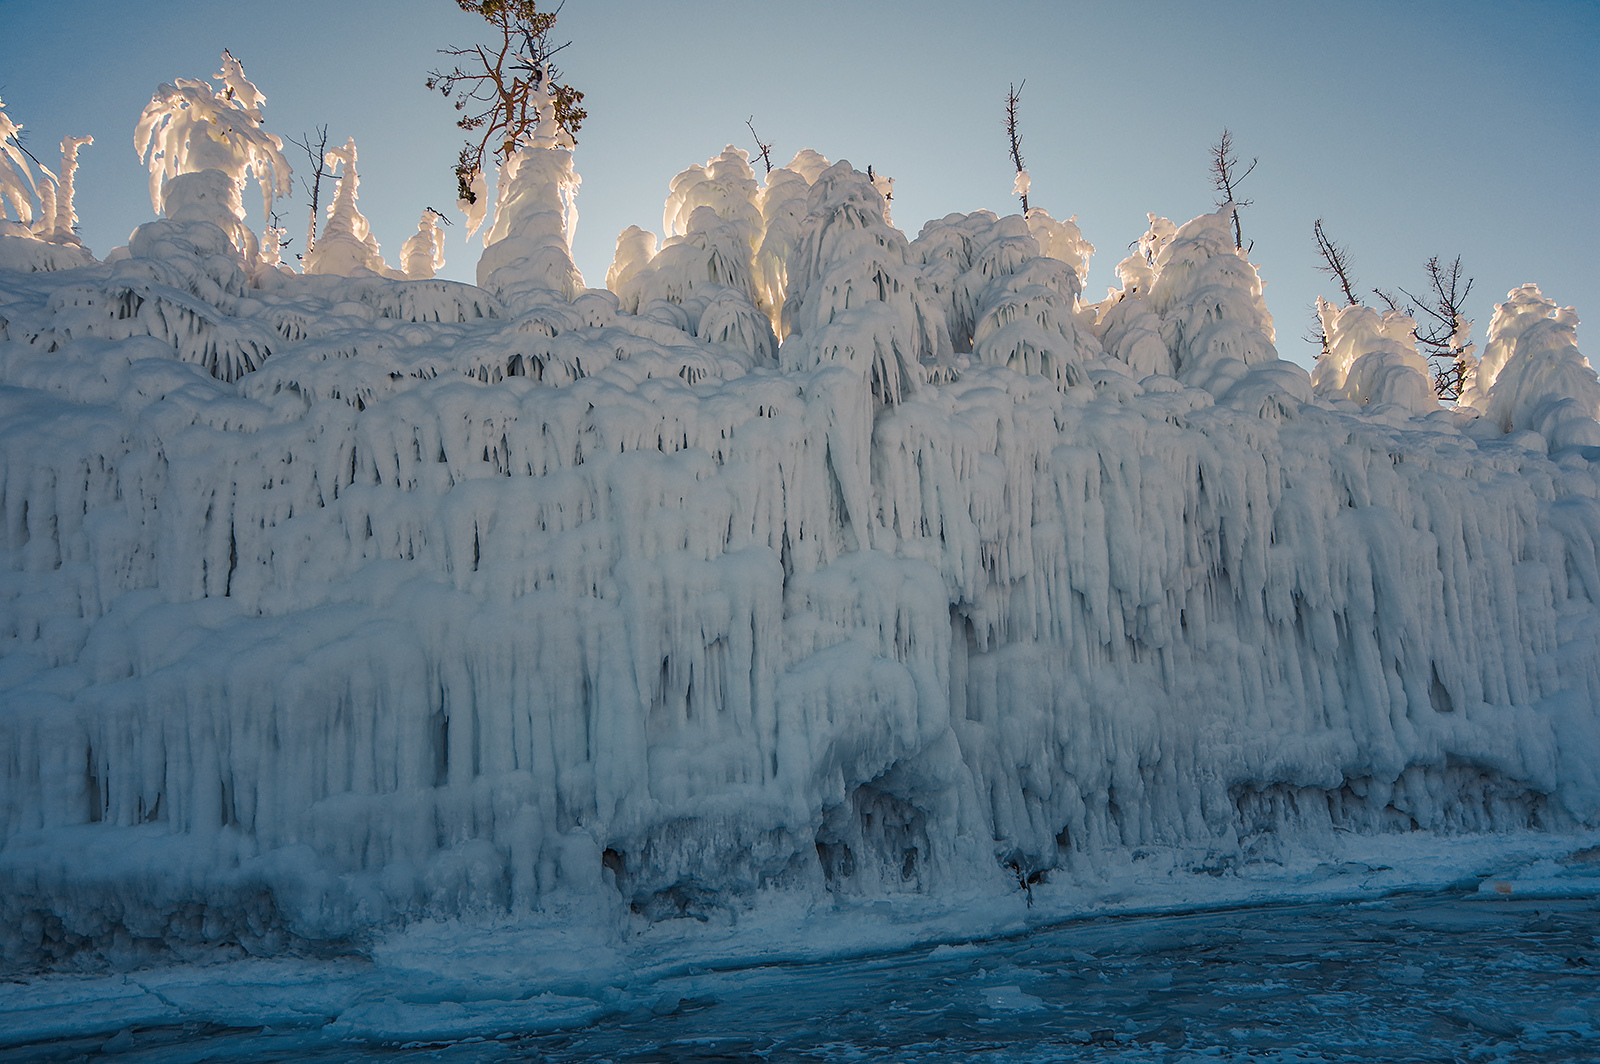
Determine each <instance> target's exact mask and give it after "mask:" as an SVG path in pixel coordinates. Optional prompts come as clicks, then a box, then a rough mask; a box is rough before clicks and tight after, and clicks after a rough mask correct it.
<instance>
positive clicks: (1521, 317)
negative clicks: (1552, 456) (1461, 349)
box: [1461, 284, 1600, 450]
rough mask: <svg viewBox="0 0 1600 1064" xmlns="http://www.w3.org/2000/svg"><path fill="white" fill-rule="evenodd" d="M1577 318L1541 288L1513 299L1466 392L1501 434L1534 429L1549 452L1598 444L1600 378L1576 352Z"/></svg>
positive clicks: (1497, 320) (1498, 310)
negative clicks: (1544, 441)
mask: <svg viewBox="0 0 1600 1064" xmlns="http://www.w3.org/2000/svg"><path fill="white" fill-rule="evenodd" d="M1577 330H1578V313H1577V311H1576V310H1574V309H1573V308H1572V307H1561V308H1557V306H1556V304H1555V301H1554V300H1551V299H1547V298H1545V296H1544V294H1543V293H1542V292H1540V291H1539V286H1538V285H1533V284H1526V285H1523V286H1522V287H1521V288H1516V289H1513V290H1512V291H1511V292H1509V293H1507V295H1506V301H1505V302H1504V303H1500V304H1498V305H1497V306H1496V307H1495V308H1494V317H1493V319H1491V321H1490V322H1489V341H1488V344H1487V345H1486V347H1485V349H1484V353H1483V358H1482V359H1481V360H1480V361H1479V362H1478V365H1477V366H1476V368H1475V370H1474V372H1473V373H1472V375H1471V376H1470V377H1469V378H1468V379H1467V385H1466V387H1465V388H1464V389H1463V390H1462V393H1461V405H1462V406H1467V407H1473V408H1475V409H1477V410H1479V411H1481V412H1482V413H1483V415H1484V416H1485V417H1487V418H1488V419H1489V420H1490V421H1492V422H1494V423H1495V424H1496V425H1497V426H1498V427H1499V428H1500V430H1501V431H1502V432H1513V431H1518V430H1522V429H1531V430H1533V431H1534V432H1537V433H1539V434H1540V435H1542V436H1543V437H1544V438H1545V439H1546V440H1547V441H1548V442H1549V445H1550V449H1551V450H1558V449H1560V448H1562V447H1570V446H1574V445H1581V446H1590V447H1593V446H1600V424H1596V421H1595V419H1596V418H1597V417H1600V379H1597V378H1596V375H1595V371H1594V368H1593V367H1592V366H1591V365H1590V364H1589V360H1588V359H1587V358H1585V357H1584V356H1583V353H1582V352H1580V351H1579V350H1578V342H1577V340H1578V332H1577Z"/></svg>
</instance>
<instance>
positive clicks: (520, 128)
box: [427, 0, 588, 229]
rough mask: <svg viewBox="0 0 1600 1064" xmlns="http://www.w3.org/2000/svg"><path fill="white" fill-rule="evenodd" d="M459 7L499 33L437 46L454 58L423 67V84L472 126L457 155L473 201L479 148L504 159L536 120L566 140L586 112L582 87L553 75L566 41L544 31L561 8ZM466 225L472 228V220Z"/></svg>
mask: <svg viewBox="0 0 1600 1064" xmlns="http://www.w3.org/2000/svg"><path fill="white" fill-rule="evenodd" d="M456 4H457V6H458V7H460V8H461V10H463V11H466V12H468V13H470V14H475V15H481V16H482V17H483V20H484V21H485V22H487V23H488V24H489V25H490V27H491V28H492V29H493V30H494V31H495V32H497V33H498V34H499V40H493V41H491V42H490V43H489V44H476V45H472V46H471V47H468V48H441V49H440V52H441V53H442V54H444V55H447V56H451V57H452V58H454V59H455V60H456V61H457V62H456V65H455V66H454V67H452V68H451V69H450V70H448V71H440V70H434V71H430V72H429V74H428V81H427V86H428V88H430V89H437V90H438V91H439V92H440V93H441V94H442V95H444V96H445V97H446V98H450V97H452V96H453V97H454V101H453V102H454V104H455V109H456V110H457V111H459V112H461V117H460V118H459V119H457V120H456V125H457V126H459V127H460V128H461V129H463V130H465V131H467V132H468V133H472V134H476V139H469V140H468V141H467V144H466V146H465V147H463V148H462V149H461V155H460V157H459V159H458V160H457V163H456V171H455V173H456V184H457V190H458V192H459V194H460V199H461V200H462V201H463V202H464V203H466V204H468V205H471V204H476V203H477V202H478V201H479V198H480V197H481V195H482V192H483V188H484V185H483V174H484V168H485V167H484V155H485V153H487V154H489V155H491V156H493V157H494V159H495V160H496V161H497V162H498V163H499V164H500V165H501V166H504V165H506V164H507V163H509V162H510V161H511V157H512V156H513V155H515V154H516V153H517V151H518V150H519V149H520V148H521V146H522V145H523V144H524V143H525V142H527V141H529V140H531V139H533V138H534V136H535V134H536V131H537V130H538V128H539V126H540V124H541V123H544V122H552V121H553V122H554V124H555V127H556V139H557V141H558V143H559V145H560V146H561V147H566V148H570V147H572V146H573V145H574V144H575V143H576V142H577V141H576V135H577V132H578V130H579V128H580V127H581V126H582V125H583V120H584V119H585V118H587V117H588V112H587V111H585V110H584V109H583V107H582V106H580V105H581V104H582V103H583V93H582V92H580V91H578V90H577V89H575V88H573V87H572V86H571V85H568V84H565V83H563V82H561V81H559V80H558V79H559V78H560V77H561V72H560V71H559V70H557V69H556V67H555V65H554V64H553V63H552V62H551V58H552V57H553V56H555V54H556V53H557V52H560V51H561V50H562V49H563V48H566V47H567V44H570V43H571V42H567V44H559V45H557V44H552V43H551V41H550V31H551V30H553V29H554V28H555V24H556V14H557V12H559V11H560V8H559V7H557V9H556V11H540V10H539V7H538V3H537V0H456ZM472 228H473V229H476V228H477V225H476V223H474V225H473V227H472Z"/></svg>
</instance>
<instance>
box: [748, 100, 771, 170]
mask: <svg viewBox="0 0 1600 1064" xmlns="http://www.w3.org/2000/svg"><path fill="white" fill-rule="evenodd" d="M744 124H745V126H746V127H747V128H748V129H749V130H750V135H751V136H752V137H754V138H755V140H756V151H757V152H759V153H760V154H761V161H762V162H763V163H765V164H766V167H767V173H769V174H770V173H772V154H771V152H772V145H770V144H768V143H766V142H765V141H763V140H762V139H761V134H759V133H757V132H756V116H755V115H751V116H750V117H749V118H747V119H745V122H744Z"/></svg>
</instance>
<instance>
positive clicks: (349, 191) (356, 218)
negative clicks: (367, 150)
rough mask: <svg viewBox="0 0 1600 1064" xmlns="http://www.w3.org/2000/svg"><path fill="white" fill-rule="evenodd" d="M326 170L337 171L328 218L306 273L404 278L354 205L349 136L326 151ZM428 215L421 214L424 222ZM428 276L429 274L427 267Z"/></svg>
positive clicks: (357, 182)
mask: <svg viewBox="0 0 1600 1064" xmlns="http://www.w3.org/2000/svg"><path fill="white" fill-rule="evenodd" d="M327 159H328V172H329V173H330V174H334V173H336V174H337V180H336V181H335V183H334V186H333V202H332V203H330V204H328V220H327V222H326V223H325V224H324V225H323V227H322V233H321V234H320V235H319V236H318V237H317V239H316V241H315V243H313V244H312V245H311V250H310V251H309V252H308V253H307V254H306V257H305V272H306V273H323V274H334V275H336V276H339V277H362V276H372V275H376V276H378V277H393V278H399V277H405V276H407V274H404V273H401V272H400V271H398V270H395V269H393V268H391V267H390V266H387V265H385V264H384V261H383V252H382V251H380V250H379V249H378V239H377V237H375V236H373V235H372V227H371V226H370V225H369V224H368V223H367V219H366V216H365V215H363V214H362V213H361V208H360V207H358V206H356V197H357V196H358V195H359V194H360V193H359V192H358V190H359V189H360V187H361V176H360V175H359V174H358V173H356V142H355V138H354V137H351V138H350V139H348V140H346V141H345V143H344V147H342V148H334V149H333V150H331V151H330V152H328V156H327ZM427 218H428V215H424V216H423V221H424V222H426V221H427ZM427 276H428V277H431V276H433V273H432V271H431V270H430V271H429V272H428V274H427Z"/></svg>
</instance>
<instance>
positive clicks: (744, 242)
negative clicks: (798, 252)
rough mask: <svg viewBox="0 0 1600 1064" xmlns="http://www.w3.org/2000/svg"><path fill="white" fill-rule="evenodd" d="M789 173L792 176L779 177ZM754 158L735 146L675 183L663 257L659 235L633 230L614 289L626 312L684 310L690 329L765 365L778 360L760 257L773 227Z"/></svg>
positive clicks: (616, 265) (610, 275)
mask: <svg viewBox="0 0 1600 1064" xmlns="http://www.w3.org/2000/svg"><path fill="white" fill-rule="evenodd" d="M776 172H777V173H780V174H781V173H784V172H785V171H776ZM760 195H761V193H760V189H759V187H758V186H757V185H756V181H755V174H754V173H753V172H752V171H751V169H750V163H749V155H748V153H746V152H745V151H743V150H742V149H739V148H735V147H733V145H731V144H730V145H728V147H727V148H726V149H725V150H724V151H723V152H722V154H721V155H719V156H717V157H716V158H714V159H711V160H710V161H708V162H707V163H705V164H704V165H703V166H690V167H688V168H686V169H685V170H683V171H682V172H681V173H679V174H678V175H677V176H676V177H674V178H673V179H672V182H671V185H670V188H669V191H668V194H667V200H666V204H665V206H664V208H663V210H662V222H663V225H664V227H665V229H666V231H667V233H668V236H667V239H666V240H665V241H664V242H663V243H662V245H661V248H660V250H659V251H657V250H656V249H655V235H654V234H653V233H649V232H646V231H645V230H642V229H640V228H639V227H638V226H630V227H629V228H628V229H626V230H624V231H623V233H622V234H621V235H620V236H619V237H618V238H617V255H616V258H615V259H614V260H613V262H612V264H611V268H610V269H609V270H608V271H607V272H606V284H607V287H609V288H610V289H611V290H612V291H613V292H614V293H616V295H617V298H618V302H619V304H620V306H621V308H622V310H623V311H624V312H625V313H628V314H638V313H641V312H642V311H643V309H644V308H646V307H649V306H650V305H651V304H653V303H656V302H657V301H664V302H667V303H671V304H674V305H677V306H680V307H682V308H683V310H684V312H685V315H686V318H687V321H688V327H689V330H690V331H692V332H693V333H694V334H695V335H696V336H699V337H700V338H701V339H704V340H709V341H712V342H714V343H721V344H727V345H729V346H731V347H734V348H736V349H738V350H740V351H743V352H745V353H747V354H749V355H750V356H752V357H753V358H754V359H755V360H757V361H765V360H768V359H770V358H772V357H773V356H774V355H775V354H776V353H777V346H778V345H777V338H776V337H775V336H774V335H773V331H772V325H771V317H770V313H769V311H768V310H767V308H766V307H765V306H763V305H762V303H761V300H762V288H761V286H760V284H759V282H758V279H757V276H756V271H755V251H756V248H757V246H758V245H760V244H761V242H762V238H763V236H764V235H765V231H766V227H765V223H764V219H763V217H762V212H761V208H760V206H759V202H758V201H759V200H760Z"/></svg>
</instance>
